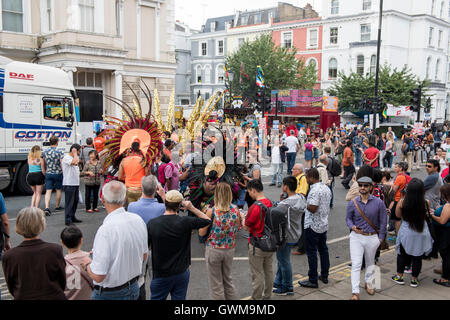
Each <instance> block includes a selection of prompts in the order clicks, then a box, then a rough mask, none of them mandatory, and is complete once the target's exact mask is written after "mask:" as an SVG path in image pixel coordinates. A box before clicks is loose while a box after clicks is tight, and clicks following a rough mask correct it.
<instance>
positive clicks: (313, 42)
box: [308, 29, 319, 48]
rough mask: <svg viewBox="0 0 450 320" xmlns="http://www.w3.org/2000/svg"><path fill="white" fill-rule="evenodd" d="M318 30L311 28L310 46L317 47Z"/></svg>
mask: <svg viewBox="0 0 450 320" xmlns="http://www.w3.org/2000/svg"><path fill="white" fill-rule="evenodd" d="M318 34H319V32H318V30H317V29H311V30H309V45H308V47H309V48H316V47H317V45H318Z"/></svg>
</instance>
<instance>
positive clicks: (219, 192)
mask: <svg viewBox="0 0 450 320" xmlns="http://www.w3.org/2000/svg"><path fill="white" fill-rule="evenodd" d="M232 200H233V194H232V192H231V187H230V185H229V184H227V183H225V182H221V183H219V184H218V185H217V186H216V189H215V191H214V207H213V208H211V209H209V210H208V211H207V212H206V215H207V216H208V217H210V218H211V221H212V223H211V226H207V227H205V228H202V229H200V230H199V232H198V234H199V236H200V237H207V238H206V241H205V244H206V250H205V261H206V269H207V272H208V279H209V287H210V295H211V298H212V299H213V300H236V299H237V295H236V289H235V287H234V285H233V280H232V277H231V273H232V272H231V271H232V264H233V257H234V247H235V244H236V235H237V232H238V231H239V229H240V227H241V214H240V211H239V209H238V208H236V207H235V206H232V205H231V202H232ZM208 232H209V235H208Z"/></svg>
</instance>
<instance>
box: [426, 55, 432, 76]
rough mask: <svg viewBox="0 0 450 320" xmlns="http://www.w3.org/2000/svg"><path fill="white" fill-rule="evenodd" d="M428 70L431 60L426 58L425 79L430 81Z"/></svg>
mask: <svg viewBox="0 0 450 320" xmlns="http://www.w3.org/2000/svg"><path fill="white" fill-rule="evenodd" d="M430 68H431V58H430V57H428V59H427V67H426V76H425V78H426V79H430Z"/></svg>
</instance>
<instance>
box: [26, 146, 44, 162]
mask: <svg viewBox="0 0 450 320" xmlns="http://www.w3.org/2000/svg"><path fill="white" fill-rule="evenodd" d="M41 155H42V152H41V147H39V146H33V148H31V150H30V153H28V158H30V159H31V160H36V159H40V158H41Z"/></svg>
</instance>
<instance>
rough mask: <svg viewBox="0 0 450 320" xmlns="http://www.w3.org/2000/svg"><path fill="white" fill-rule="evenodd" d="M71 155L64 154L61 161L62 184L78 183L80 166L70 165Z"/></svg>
mask: <svg viewBox="0 0 450 320" xmlns="http://www.w3.org/2000/svg"><path fill="white" fill-rule="evenodd" d="M72 161H73V157H72V156H70V155H68V154H66V155H65V156H64V158H63V161H62V170H63V186H79V185H80V168H79V167H78V165H75V166H73V165H72Z"/></svg>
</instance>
